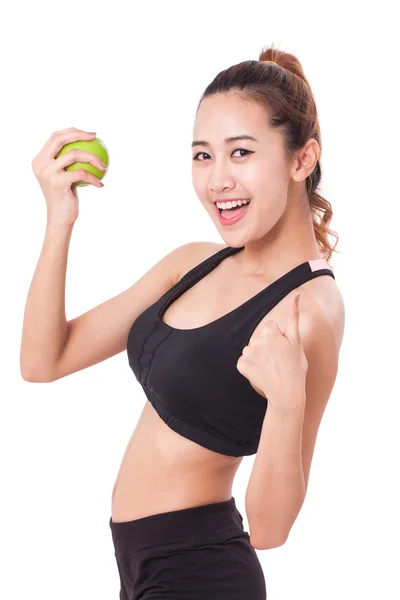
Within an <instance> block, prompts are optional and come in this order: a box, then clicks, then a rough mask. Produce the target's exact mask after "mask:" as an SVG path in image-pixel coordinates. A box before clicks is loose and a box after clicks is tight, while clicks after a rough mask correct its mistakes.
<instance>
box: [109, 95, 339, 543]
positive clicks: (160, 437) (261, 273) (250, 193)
mask: <svg viewBox="0 0 400 600" xmlns="http://www.w3.org/2000/svg"><path fill="white" fill-rule="evenodd" d="M239 134H250V135H252V136H253V137H255V138H256V139H257V140H258V142H253V141H248V140H240V141H238V142H232V143H230V144H225V142H224V138H225V137H227V136H233V135H239ZM193 140H204V141H207V142H208V143H209V145H208V146H204V145H202V146H196V147H195V148H193V149H192V158H194V157H196V155H197V158H198V159H199V160H193V163H192V180H193V185H194V188H195V191H196V194H197V196H198V198H199V201H200V202H201V203H202V205H203V206H204V208H205V210H206V211H207V212H208V214H209V215H210V218H211V219H212V221H213V223H214V224H215V226H216V228H217V230H218V232H219V234H220V236H221V238H222V239H223V241H224V244H213V243H204V249H203V254H202V255H200V254H199V251H198V250H197V251H196V252H197V254H196V256H188V257H187V258H186V262H185V264H182V265H177V269H178V271H179V273H180V275H179V278H180V277H181V276H183V275H184V274H185V273H186V272H187V271H188V270H189V269H190V268H192V267H194V266H195V265H196V264H198V263H199V262H201V261H202V260H204V259H205V258H207V257H208V256H210V255H211V254H214V253H215V252H217V251H218V250H220V249H221V248H222V247H225V246H226V245H229V246H233V247H241V246H245V248H244V250H242V251H241V252H239V253H238V254H235V255H234V256H230V257H228V258H226V259H225V260H224V261H222V263H220V264H219V265H218V267H216V268H215V269H214V270H213V271H211V272H210V273H209V274H207V276H206V277H204V278H203V279H201V280H200V281H198V282H197V283H196V285H194V286H193V287H192V288H190V289H189V290H187V291H186V292H185V293H184V294H183V295H181V296H180V297H178V298H177V299H175V300H174V302H173V303H172V304H171V305H170V306H169V307H168V309H167V310H166V311H165V313H164V315H163V321H164V322H165V323H167V324H169V325H170V326H172V327H175V328H179V329H188V328H194V327H200V326H202V325H205V324H207V323H210V322H212V321H213V320H215V319H217V318H219V317H220V316H222V315H224V314H226V313H227V312H229V311H231V310H233V309H234V308H236V307H237V306H239V305H240V304H242V303H243V302H245V301H246V300H248V299H249V298H250V297H252V296H254V295H255V294H257V293H258V292H259V291H260V290H261V289H263V288H264V287H266V286H267V285H269V284H270V283H271V282H272V281H274V280H276V279H277V278H278V277H280V276H281V275H283V274H284V273H285V272H287V271H288V270H290V269H291V268H293V267H295V266H296V265H298V264H300V263H302V262H304V261H306V260H312V259H318V258H321V255H320V252H319V250H318V246H317V243H316V240H315V236H314V231H313V226H312V220H311V214H310V210H309V206H308V199H307V196H306V187H305V180H306V177H307V176H308V175H309V174H310V173H311V172H312V170H313V168H314V166H315V163H316V161H317V159H318V156H319V145H318V143H317V142H316V140H309V141H308V142H307V143H306V144H305V146H304V147H303V148H302V149H301V151H300V152H299V153H298V155H297V156H296V158H295V160H294V161H292V162H291V163H289V162H288V160H287V158H286V156H285V153H284V146H283V138H282V135H281V134H280V133H279V132H277V131H276V130H273V129H271V128H269V127H268V126H267V119H266V113H265V109H264V108H263V107H261V106H259V105H257V104H254V103H251V102H247V101H244V100H243V99H240V98H238V97H237V96H235V95H233V94H230V95H215V96H212V97H209V98H206V99H205V100H203V102H202V103H201V105H200V107H199V110H198V112H197V115H196V118H195V123H194V130H193ZM239 148H244V149H246V150H249V151H253V152H254V153H253V154H247V155H245V153H243V152H241V151H240V150H239V151H238V149H239ZM199 153H202V154H200V155H199ZM204 153H205V154H204ZM235 196H238V197H245V198H251V206H250V209H249V212H248V214H247V216H246V217H245V218H244V219H243V220H242V221H239V222H238V223H237V224H236V225H233V226H229V227H226V226H223V225H221V224H220V222H219V219H218V215H217V212H216V209H215V206H214V204H213V203H212V200H213V199H215V198H217V197H227V198H229V197H235ZM296 292H300V293H301V302H300V312H301V315H300V319H299V331H300V335H302V336H303V338H304V345H305V354H306V356H307V360H308V374H307V385H306V389H307V409H306V415H307V420H306V421H305V426H304V430H303V431H304V435H303V439H304V442H303V465H304V477H305V480H306V481H308V473H309V469H310V464H311V457H312V453H313V449H314V444H315V439H316V435H317V430H318V426H319V422H320V420H321V418H322V414H323V411H324V408H325V405H326V402H327V400H328V398H329V394H330V391H331V388H332V386H333V382H334V379H335V375H336V368H337V356H338V352H339V347H340V342H341V338H342V334H343V325H344V311H343V303H342V299H341V295H340V292H339V290H338V288H337V286H336V283H335V281H334V280H333V279H332V278H331V277H316V278H315V279H313V280H311V281H308V282H306V283H305V284H303V285H302V286H299V287H298V288H297V289H296ZM210 297H213V298H214V299H215V302H213V303H212V305H210V302H209V298H210ZM291 299H292V296H291V295H288V296H287V297H285V298H284V299H283V300H281V301H280V302H279V303H278V304H277V305H276V306H275V307H274V308H273V309H272V310H271V311H270V312H269V313H268V319H274V321H275V323H276V324H277V325H278V326H279V327H280V328H281V329H282V330H284V329H285V326H286V323H287V318H288V314H289V309H290V306H291V304H290V302H291ZM310 323H318V328H316V327H311V326H310ZM264 325H265V321H261V322H260V324H259V325H258V326H257V327H256V329H255V331H254V334H253V336H252V338H253V341H254V340H255V339H256V338H257V337H258V336H259V335H261V329H262V327H263V326H264ZM318 333H319V335H317V334H318ZM250 344H252V342H251V341H250ZM250 344H249V345H250ZM252 345H253V344H252ZM324 348H328V349H329V351H326V350H324ZM318 361H320V362H318ZM321 361H323V362H321ZM239 362H240V361H239ZM321 368H323V369H324V373H325V375H326V376H325V378H324V379H322V378H321V377H320V376H319V373H320V369H321ZM294 371H295V369H294ZM249 381H250V383H252V382H251V378H250V377H249ZM260 381H261V379H260ZM252 385H253V384H252ZM253 387H255V386H254V385H253ZM257 391H259V390H257ZM277 401H278V399H277ZM267 412H268V411H267ZM261 460H262V459H261V457H260V460H259V462H260V461H261ZM241 461H242V457H229V456H225V455H222V454H219V453H216V452H213V451H211V450H208V449H207V448H203V447H201V446H200V445H198V444H196V443H194V442H192V441H191V440H188V439H186V438H184V437H182V436H180V435H179V434H177V433H176V432H174V431H173V430H171V429H170V428H169V427H168V426H167V425H166V424H165V423H164V422H163V421H162V420H161V419H160V417H159V416H158V415H157V413H156V412H155V410H154V409H153V407H152V406H151V404H150V402H146V403H145V405H144V408H143V411H142V414H141V417H140V419H139V421H138V423H137V426H136V428H135V431H134V433H133V435H132V437H131V440H130V442H129V444H128V447H127V449H126V452H125V455H124V458H123V461H122V464H121V467H120V471H119V473H118V476H117V479H116V482H115V486H114V490H113V498H112V518H113V521H116V522H118V521H128V520H133V519H136V518H141V517H144V516H148V515H151V514H156V513H161V512H167V511H171V510H179V509H182V508H188V507H190V506H198V505H201V504H207V503H210V502H218V501H222V500H228V499H230V497H231V495H232V484H233V480H234V476H235V474H236V472H237V469H238V467H239V465H240V463H241ZM261 467H263V465H262V464H261ZM261 467H258V472H261ZM256 475H257V479H256V480H254V478H253V488H255V487H256V486H255V483H256V484H257V486H259V479H260V476H259V474H258V473H256ZM254 481H255V482H254ZM254 512H256V511H255V510H254ZM257 528H258V529H260V528H259V527H257ZM256 533H257V532H256ZM256 533H255V534H253V539H254V541H256V537H257V535H256ZM250 535H251V536H252V532H250ZM258 541H259V542H260V543H259V547H261V538H260V537H258ZM253 545H255V546H256V544H255V543H254V544H253ZM275 545H276V544H275ZM256 547H257V546H256Z"/></svg>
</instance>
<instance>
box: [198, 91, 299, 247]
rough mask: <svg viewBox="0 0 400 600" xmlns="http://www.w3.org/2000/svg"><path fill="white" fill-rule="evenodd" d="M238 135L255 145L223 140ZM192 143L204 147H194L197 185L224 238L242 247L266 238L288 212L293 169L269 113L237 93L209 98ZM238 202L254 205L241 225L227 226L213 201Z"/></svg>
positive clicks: (203, 108) (205, 100) (203, 106)
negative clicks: (270, 121)
mask: <svg viewBox="0 0 400 600" xmlns="http://www.w3.org/2000/svg"><path fill="white" fill-rule="evenodd" d="M238 135H250V136H252V137H253V138H255V140H257V141H253V140H247V139H242V140H236V141H228V142H226V141H225V138H228V137H232V136H238ZM193 141H194V142H196V141H202V142H206V143H202V144H198V145H197V144H195V145H194V146H193V148H192V158H193V160H192V181H193V186H194V189H195V191H196V194H197V196H198V198H199V200H200V201H201V203H202V204H203V206H204V208H205V209H206V211H207V212H208V214H209V215H210V217H211V219H212V220H213V222H214V223H215V225H216V227H217V229H218V231H219V232H220V235H221V237H222V238H223V239H224V240H225V241H226V243H228V244H229V245H235V246H240V245H245V244H246V243H248V241H250V240H256V239H260V238H261V237H263V236H264V235H266V234H267V233H268V232H269V231H270V230H271V229H272V227H273V226H274V225H275V224H276V223H277V222H278V220H279V219H280V217H281V216H282V214H283V212H284V210H285V207H286V203H287V197H288V184H289V180H290V165H289V164H288V162H287V157H286V155H285V153H284V147H283V137H282V135H281V134H280V133H279V132H278V131H277V130H274V129H271V128H269V127H268V125H267V114H266V111H265V109H264V108H263V107H262V106H260V105H259V104H257V103H254V102H249V101H245V100H243V99H241V98H239V97H238V96H236V95H234V94H231V95H223V94H216V95H214V96H209V97H207V98H205V99H204V100H203V101H202V102H201V104H200V107H199V109H198V112H197V115H196V119H195V123H194V129H193ZM241 149H243V150H244V151H242V150H241ZM236 197H238V198H249V199H250V205H249V207H248V209H247V211H246V214H245V215H244V217H243V218H242V219H240V220H239V221H238V222H237V223H235V224H233V225H224V224H222V223H221V222H220V218H219V214H218V212H219V211H218V212H217V208H216V205H215V203H214V202H215V200H216V199H217V198H221V199H223V198H226V199H227V200H229V199H231V198H236ZM228 240H229V241H228Z"/></svg>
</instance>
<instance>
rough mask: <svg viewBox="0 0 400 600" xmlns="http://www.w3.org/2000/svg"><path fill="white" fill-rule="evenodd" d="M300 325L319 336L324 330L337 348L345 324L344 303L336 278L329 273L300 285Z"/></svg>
mask: <svg viewBox="0 0 400 600" xmlns="http://www.w3.org/2000/svg"><path fill="white" fill-rule="evenodd" d="M299 291H300V294H301V295H300V304H299V310H300V326H301V325H302V327H303V330H304V331H306V330H308V331H309V332H310V335H311V331H314V332H315V335H316V337H318V338H319V339H320V338H321V333H322V331H324V332H325V333H326V335H327V336H329V337H330V339H331V342H332V343H334V346H335V347H336V349H337V350H339V348H340V345H341V342H342V338H343V334H344V325H345V305H344V301H343V297H342V294H341V292H340V289H339V287H338V285H337V283H336V280H335V279H334V278H333V277H331V276H330V275H327V276H325V275H324V276H321V277H315V278H314V279H312V280H311V281H308V282H306V283H305V284H304V285H303V286H301V290H299Z"/></svg>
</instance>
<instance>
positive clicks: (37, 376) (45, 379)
mask: <svg viewBox="0 0 400 600" xmlns="http://www.w3.org/2000/svg"><path fill="white" fill-rule="evenodd" d="M20 372H21V377H22V379H23V380H24V381H28V382H29V383H50V382H51V381H55V380H56V377H52V376H50V375H49V374H46V375H45V374H44V373H38V372H37V371H36V372H35V371H27V370H24V369H22V367H20Z"/></svg>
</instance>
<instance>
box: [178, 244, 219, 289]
mask: <svg viewBox="0 0 400 600" xmlns="http://www.w3.org/2000/svg"><path fill="white" fill-rule="evenodd" d="M182 248H184V249H185V251H183V252H180V253H179V255H178V256H177V265H176V272H177V279H176V281H179V280H180V279H182V277H184V276H185V275H186V273H188V272H189V271H190V270H191V269H193V268H194V267H196V266H197V265H198V264H200V263H201V262H202V261H203V260H206V259H207V258H209V257H210V256H212V255H213V254H215V253H216V252H219V251H220V250H222V249H223V248H227V244H218V243H216V242H190V243H188V244H185V246H182Z"/></svg>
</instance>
